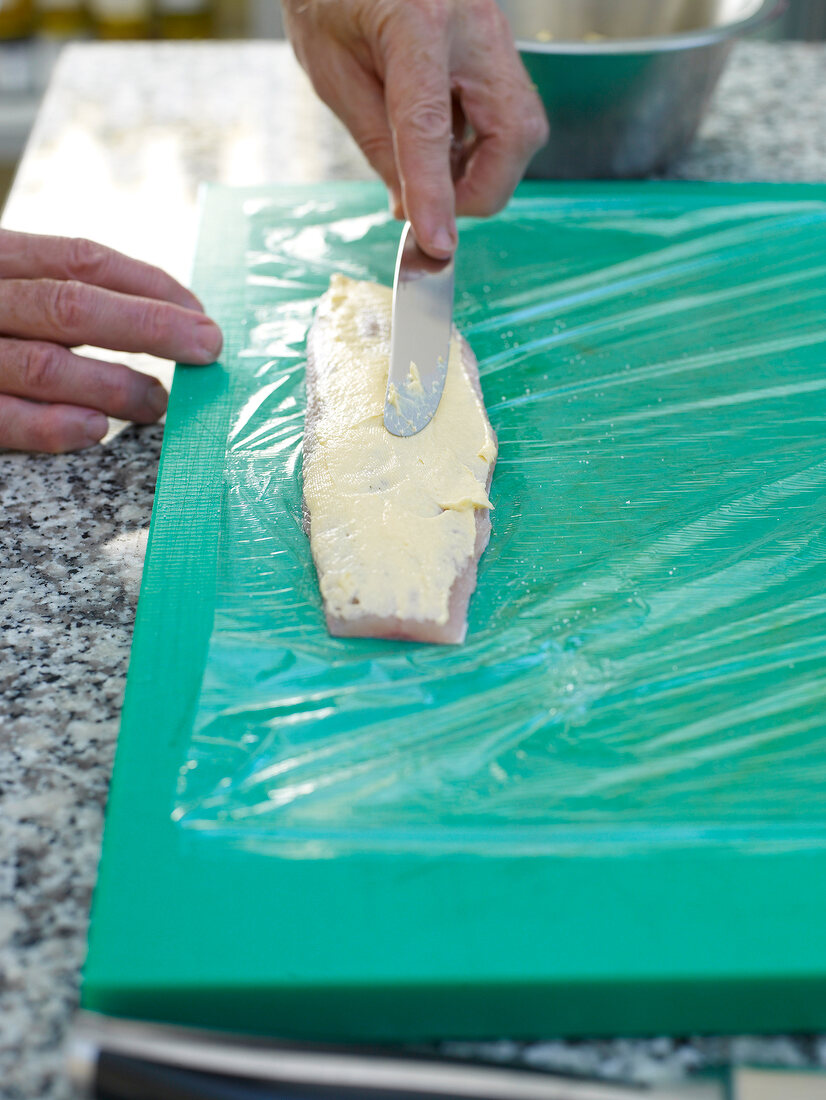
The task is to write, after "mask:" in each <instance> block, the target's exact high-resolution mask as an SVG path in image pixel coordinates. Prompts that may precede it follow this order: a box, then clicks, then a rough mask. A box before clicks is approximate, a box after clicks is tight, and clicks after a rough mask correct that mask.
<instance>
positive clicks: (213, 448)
mask: <svg viewBox="0 0 826 1100" xmlns="http://www.w3.org/2000/svg"><path fill="white" fill-rule="evenodd" d="M384 209H385V198H384V195H383V192H382V191H381V189H380V188H377V187H372V186H368V185H361V184H358V185H356V184H352V185H338V186H334V185H327V186H319V187H305V188H301V189H296V188H292V189H284V188H270V189H255V190H252V191H245V190H232V189H214V190H210V191H209V192H208V193H207V196H206V201H205V205H204V214H203V225H202V232H201V237H200V245H199V250H198V256H197V262H196V269H195V279H194V282H195V290H196V292H197V293H198V294H199V295H201V296H202V298H203V299H204V301H205V302H206V304H207V307H208V309H209V311H210V312H211V313H212V315H213V316H215V317H217V319H218V320H219V321H220V323H221V324H222V326H223V329H224V332H225V336H226V347H225V351H224V354H223V357H222V360H221V362H220V363H219V364H216V365H214V366H212V367H208V368H203V369H201V368H190V367H179V368H178V370H177V372H176V377H175V383H174V387H173V392H172V397H171V402H170V407H169V414H168V420H167V427H166V433H165V439H164V449H163V454H162V458H161V470H160V476H159V482H158V489H157V494H156V500H155V509H154V514H153V519H152V529H151V533H150V541H149V549H148V554H147V560H146V567H145V572H144V580H143V587H142V591H141V597H140V605H139V609H138V618H137V625H136V629H135V637H134V645H133V653H132V660H131V665H130V670H129V676H128V682H127V692H126V700H125V704H124V712H123V722H122V730H121V736H120V742H119V746H118V754H117V760H116V765H115V773H114V778H113V783H112V789H111V797H110V802H109V808H108V814H107V822H106V830H105V837H104V848H103V856H102V862H101V868H100V876H99V883H98V887H97V892H96V895H95V900H94V906H93V914H92V925H91V935H90V948H89V956H88V962H87V966H86V971H85V981H84V987H83V1002H84V1005H85V1006H86V1007H87V1008H90V1009H94V1010H98V1011H103V1012H108V1013H113V1014H117V1015H124V1016H138V1017H145V1018H152V1019H159V1020H169V1021H183V1022H186V1023H190V1024H196V1025H198V1024H202V1025H211V1026H218V1027H224V1028H237V1029H246V1030H250V1031H258V1032H263V1033H271V1034H277V1035H284V1036H294V1037H305V1038H312V1039H336V1040H377V1039H379V1040H383V1039H391V1040H403V1039H419V1038H427V1037H438V1036H452V1037H461V1036H466V1037H491V1036H501V1035H509V1036H523V1037H543V1036H551V1035H556V1034H587V1035H595V1034H625V1035H628V1034H634V1033H637V1034H639V1033H662V1032H678V1033H680V1032H682V1033H684V1032H703V1031H706V1032H720V1031H761V1030H762V1031H774V1030H811V1029H817V1028H824V1027H826V936H824V927H823V924H824V912H826V737H824V727H825V726H826V720H824V700H825V699H826V644H825V640H826V539H825V538H824V527H825V524H826V434H825V433H824V428H826V259H824V257H826V189H824V188H821V187H816V186H796V185H794V186H792V185H757V184H755V185H714V184H670V183H669V184H665V183H663V184H655V183H650V184H627V185H625V184H623V185H611V184H606V185H600V186H592V185H565V186H556V185H547V186H546V185H536V186H533V187H526V188H525V189H523V190H521V191H520V192H519V193H518V196H517V198H516V199H515V200H514V201H513V203H512V204H511V206H510V207H509V208H508V210H507V211H506V212H504V213H503V214H501V215H500V216H498V217H497V218H494V219H492V220H490V221H485V222H474V223H468V224H467V225H464V226H463V227H462V232H461V251H460V257H459V264H458V271H457V297H456V323H457V324H458V325H459V327H460V328H461V329H462V330H463V332H464V333H465V334H466V335H467V336H468V338H469V340H470V342H471V345H472V346H473V347H474V350H475V351H476V353H477V356H478V358H479V360H480V364H481V373H482V382H483V386H484V390H485V395H486V402H487V405H488V409H489V413H490V416H491V419H492V422H493V424H494V427H495V428H496V430H497V432H498V434H499V439H500V458H499V464H498V467H497V471H496V474H495V477H494V483H493V487H492V500H493V503H494V506H495V512H494V514H493V536H492V540H491V544H490V547H489V549H488V551H487V552H486V554H485V556H484V558H483V561H482V565H481V568H480V573H479V587H478V591H477V594H476V595H475V597H474V599H473V602H472V607H471V616H470V630H469V634H468V641H467V644H466V645H465V646H463V647H460V648H439V647H428V646H410V645H406V644H405V643H382V642H375V641H365V640H342V639H331V638H329V637H328V636H327V634H326V631H325V630H324V624H323V618H322V615H321V609H320V601H319V597H318V592H317V588H316V585H315V577H314V571H313V569H312V564H311V561H310V556H309V549H308V546H307V543H306V539H305V538H304V536H303V533H302V532H301V526H300V504H301V483H300V445H301V433H302V423H303V393H304V391H303V349H304V339H305V336H306V330H307V326H308V324H309V322H310V320H311V317H312V309H313V305H314V302H315V301H316V300H317V298H318V296H319V295H320V294H321V293H322V292H323V290H324V288H325V286H326V284H327V281H328V279H329V276H330V274H331V273H332V272H333V271H344V272H345V273H346V274H350V275H352V276H354V277H363V278H374V279H377V280H379V281H384V282H389V281H390V279H391V276H392V268H393V259H394V250H395V244H396V241H397V239H398V225H396V224H394V223H392V222H391V221H390V220H389V218H388V216H387V215H386V214H385V213H384Z"/></svg>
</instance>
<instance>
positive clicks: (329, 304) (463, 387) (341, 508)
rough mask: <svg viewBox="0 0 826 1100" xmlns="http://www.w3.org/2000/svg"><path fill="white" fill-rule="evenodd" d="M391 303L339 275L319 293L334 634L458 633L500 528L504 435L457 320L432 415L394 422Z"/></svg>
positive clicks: (313, 479)
mask: <svg viewBox="0 0 826 1100" xmlns="http://www.w3.org/2000/svg"><path fill="white" fill-rule="evenodd" d="M391 304H392V295H391V292H390V290H389V288H387V287H382V286H379V285H377V284H375V283H368V282H357V281H355V280H352V279H348V278H345V277H344V276H342V275H335V276H333V278H332V280H331V283H330V288H329V290H328V291H327V292H326V294H324V296H323V297H322V298H321V300H320V302H319V305H318V309H317V311H316V316H315V320H314V322H313V324H312V327H311V329H310V333H309V336H308V341H307V413H306V420H305V428H304V457H303V480H304V520H305V528H306V530H307V533H308V535H309V538H310V547H311V550H312V555H313V560H314V562H315V566H316V571H317V573H318V580H319V587H320V590H321V595H322V599H323V602H324V611H325V615H326V619H327V626H328V629H329V631H330V633H331V634H336V635H344V636H360V637H375V638H398V639H407V640H410V641H420V642H443V643H457V642H462V641H464V638H465V634H466V631H467V608H468V601H469V599H470V596H471V593H472V592H473V590H474V588H475V587H476V567H477V563H478V561H479V558H480V557H481V555H482V552H483V550H484V549H485V547H486V546H487V543H488V539H489V537H490V509H491V504H490V501H489V499H488V489H489V488H490V481H491V476H492V474H493V467H494V464H495V462H496V454H497V444H496V436H495V434H494V432H493V429H492V428H491V425H490V421H489V420H488V417H487V413H486V412H485V407H484V403H483V400H482V391H481V387H480V384H479V369H478V365H477V363H476V359H475V357H474V355H473V352H472V351H471V349H470V347H469V345H468V344H467V342H466V341H465V340H464V339H463V338H462V337H461V336H460V335H459V334H458V333H457V332H456V331H455V330H454V333H453V338H452V340H451V349H450V357H449V363H448V372H447V380H446V383H445V389H444V393H443V395H442V400H441V402H440V404H439V408H438V409H437V410H436V414H435V416H434V417H433V419H432V420H431V422H430V423H429V424H428V425H427V427H425V428H424V429H423V430H422V431H421V432H419V433H418V434H416V435H414V436H409V437H398V436H394V435H391V434H390V433H389V432H388V431H387V430H386V429H385V427H384V421H383V416H384V395H385V388H386V386H387V374H388V368H389V361H390V317H391ZM416 373H417V370H416V367H415V364H411V375H412V377H414V378H415V377H416Z"/></svg>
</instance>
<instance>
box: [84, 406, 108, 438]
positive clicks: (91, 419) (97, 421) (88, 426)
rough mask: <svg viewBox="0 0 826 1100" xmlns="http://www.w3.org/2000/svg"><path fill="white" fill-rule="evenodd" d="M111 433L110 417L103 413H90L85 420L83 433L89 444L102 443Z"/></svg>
mask: <svg viewBox="0 0 826 1100" xmlns="http://www.w3.org/2000/svg"><path fill="white" fill-rule="evenodd" d="M108 431H109V417H108V416H106V415H105V414H104V413H102V412H90V413H87V414H86V415H85V416H84V418H83V433H84V435H85V436H86V440H87V442H88V443H100V441H101V439H103V437H104V436H105V435H106V433H107V432H108Z"/></svg>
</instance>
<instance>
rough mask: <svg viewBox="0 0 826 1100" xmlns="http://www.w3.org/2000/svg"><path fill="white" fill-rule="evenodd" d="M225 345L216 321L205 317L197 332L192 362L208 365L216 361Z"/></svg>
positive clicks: (197, 364) (198, 364)
mask: <svg viewBox="0 0 826 1100" xmlns="http://www.w3.org/2000/svg"><path fill="white" fill-rule="evenodd" d="M223 346H224V336H223V333H222V332H221V330H220V328H218V326H217V325H216V324H215V322H214V321H211V320H209V318H205V319H204V320H203V321H200V322H199V323H198V326H197V329H196V333H195V343H194V352H195V354H194V357H193V358H192V360H191V361H192V363H193V364H194V365H196V366H206V365H207V364H208V363H214V362H215V360H216V359H217V358H218V356H219V355H220V354H221V349H222V348H223Z"/></svg>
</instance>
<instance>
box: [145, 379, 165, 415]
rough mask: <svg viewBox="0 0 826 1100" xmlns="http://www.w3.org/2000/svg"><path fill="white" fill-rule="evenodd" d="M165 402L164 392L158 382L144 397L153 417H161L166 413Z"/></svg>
mask: <svg viewBox="0 0 826 1100" xmlns="http://www.w3.org/2000/svg"><path fill="white" fill-rule="evenodd" d="M167 400H168V398H167V395H166V390H165V389H164V388H163V386H162V385H161V384H160V382H155V383H154V385H153V386H152V387H151V389H150V390H149V393H148V394H147V395H146V404H147V405H148V406H149V409H150V411H151V412H152V415H153V416H156V417H157V416H163V414H164V413H165V412H166V405H167Z"/></svg>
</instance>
